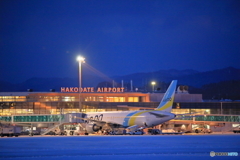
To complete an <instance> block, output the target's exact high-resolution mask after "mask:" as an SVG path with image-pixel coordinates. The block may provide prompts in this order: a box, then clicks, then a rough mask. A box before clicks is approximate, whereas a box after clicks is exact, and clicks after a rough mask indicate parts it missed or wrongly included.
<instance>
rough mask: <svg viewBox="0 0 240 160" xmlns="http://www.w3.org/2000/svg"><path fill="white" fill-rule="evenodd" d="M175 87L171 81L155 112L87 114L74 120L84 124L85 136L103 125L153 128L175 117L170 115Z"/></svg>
mask: <svg viewBox="0 0 240 160" xmlns="http://www.w3.org/2000/svg"><path fill="white" fill-rule="evenodd" d="M176 86H177V80H173V81H172V82H171V84H170V86H169V87H168V89H167V91H166V93H165V94H164V96H163V99H162V100H161V102H160V104H159V106H158V107H157V108H156V109H155V110H138V111H111V112H87V113H86V114H85V117H84V118H79V117H75V118H79V119H83V120H84V121H85V122H86V123H85V127H84V128H85V130H86V132H87V134H89V133H95V132H98V131H100V130H102V129H103V127H104V126H105V125H107V126H109V127H110V128H125V129H131V130H134V131H136V130H138V129H144V128H149V127H153V126H156V125H159V124H162V123H164V122H167V121H169V120H171V119H174V118H175V117H176V115H175V114H173V113H171V110H172V105H173V101H174V95H175V90H176Z"/></svg>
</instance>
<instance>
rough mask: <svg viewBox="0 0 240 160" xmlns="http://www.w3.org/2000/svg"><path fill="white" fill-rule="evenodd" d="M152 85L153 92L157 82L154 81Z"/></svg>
mask: <svg viewBox="0 0 240 160" xmlns="http://www.w3.org/2000/svg"><path fill="white" fill-rule="evenodd" d="M151 84H152V86H153V92H154V85H155V84H156V82H154V81H152V83H151Z"/></svg>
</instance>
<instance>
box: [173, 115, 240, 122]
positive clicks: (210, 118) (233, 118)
mask: <svg viewBox="0 0 240 160" xmlns="http://www.w3.org/2000/svg"><path fill="white" fill-rule="evenodd" d="M192 116H193V117H189V116H187V117H186V118H184V115H181V116H177V118H180V117H181V119H177V120H175V121H193V122H218V123H228V122H229V123H233V122H238V123H239V122H240V115H226V114H225V115H224V114H205V115H201V114H196V115H194V114H193V115H192ZM194 116H196V117H194Z"/></svg>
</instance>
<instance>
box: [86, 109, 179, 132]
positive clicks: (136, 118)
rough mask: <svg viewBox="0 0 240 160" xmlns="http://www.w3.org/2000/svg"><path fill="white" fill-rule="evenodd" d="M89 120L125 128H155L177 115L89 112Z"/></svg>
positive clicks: (151, 111) (157, 112)
mask: <svg viewBox="0 0 240 160" xmlns="http://www.w3.org/2000/svg"><path fill="white" fill-rule="evenodd" d="M87 118H89V119H93V120H97V121H105V122H107V123H113V124H119V125H121V126H123V127H124V128H127V127H130V126H134V125H137V126H139V127H153V126H156V125H159V124H162V123H164V122H166V121H169V120H171V119H174V118H175V114H172V113H169V112H164V111H157V110H145V111H117V112H96V113H94V112H89V113H87Z"/></svg>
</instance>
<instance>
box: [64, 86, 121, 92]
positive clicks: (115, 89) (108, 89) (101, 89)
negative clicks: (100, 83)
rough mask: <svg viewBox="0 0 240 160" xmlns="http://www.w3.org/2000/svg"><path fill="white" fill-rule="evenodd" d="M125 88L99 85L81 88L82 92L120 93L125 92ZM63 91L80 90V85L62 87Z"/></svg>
mask: <svg viewBox="0 0 240 160" xmlns="http://www.w3.org/2000/svg"><path fill="white" fill-rule="evenodd" d="M123 91H124V88H119V87H113V88H111V87H98V88H94V87H84V88H80V92H81V93H91V92H101V93H103V92H108V93H109V92H111V93H119V92H123ZM61 92H79V88H78V87H61Z"/></svg>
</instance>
